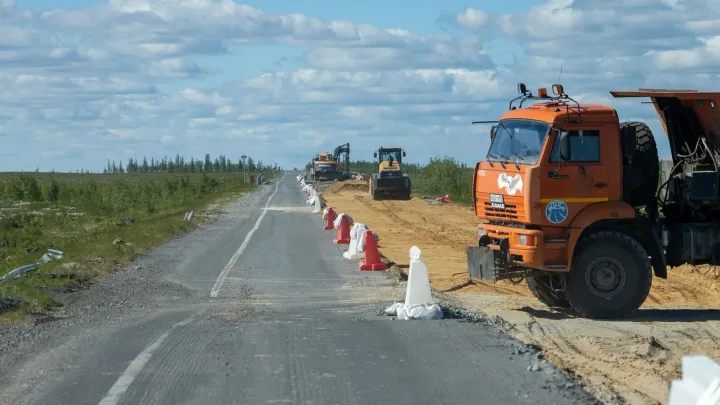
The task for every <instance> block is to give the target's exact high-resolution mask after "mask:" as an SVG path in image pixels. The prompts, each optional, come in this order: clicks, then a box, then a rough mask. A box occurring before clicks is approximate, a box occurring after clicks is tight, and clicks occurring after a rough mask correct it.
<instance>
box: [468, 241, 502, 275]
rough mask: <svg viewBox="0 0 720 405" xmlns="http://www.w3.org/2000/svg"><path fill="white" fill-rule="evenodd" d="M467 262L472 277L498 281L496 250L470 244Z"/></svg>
mask: <svg viewBox="0 0 720 405" xmlns="http://www.w3.org/2000/svg"><path fill="white" fill-rule="evenodd" d="M467 263H468V272H469V273H470V279H475V280H483V281H491V282H493V283H495V282H497V281H498V271H497V267H496V266H495V251H494V250H492V249H490V248H488V247H485V246H468V248H467Z"/></svg>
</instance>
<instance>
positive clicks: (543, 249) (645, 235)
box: [467, 84, 720, 318]
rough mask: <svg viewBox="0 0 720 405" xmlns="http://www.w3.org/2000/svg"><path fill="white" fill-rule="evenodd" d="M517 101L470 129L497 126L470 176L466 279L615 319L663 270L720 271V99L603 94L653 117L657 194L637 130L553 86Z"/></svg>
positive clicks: (644, 139)
mask: <svg viewBox="0 0 720 405" xmlns="http://www.w3.org/2000/svg"><path fill="white" fill-rule="evenodd" d="M518 90H519V92H520V96H519V97H517V98H516V99H514V100H513V101H511V102H510V109H509V111H507V112H506V113H504V114H503V115H502V118H501V119H500V120H499V121H484V122H479V123H487V124H490V123H492V124H495V125H493V126H492V129H491V131H490V136H491V139H492V141H491V145H490V148H489V150H488V152H487V156H486V158H485V160H484V161H482V162H478V163H477V164H476V166H475V174H474V181H473V196H474V203H475V204H474V205H475V212H476V214H477V216H478V218H480V219H482V220H484V223H482V224H481V225H479V227H478V245H477V246H473V247H469V248H468V251H467V258H468V269H469V273H470V277H471V278H473V279H479V280H485V281H490V282H495V281H497V280H511V281H514V282H521V281H522V279H523V278H524V279H525V280H526V282H527V285H528V287H529V288H530V290H531V291H532V292H533V294H534V295H535V296H536V297H537V298H538V299H539V300H540V301H541V302H543V303H545V304H546V305H548V306H551V307H560V308H572V309H574V310H575V311H576V312H578V313H579V314H581V315H582V316H585V317H588V318H618V317H623V316H625V315H628V314H631V313H632V312H634V311H635V310H636V309H637V308H639V307H640V306H641V305H642V303H643V302H644V301H645V299H646V298H647V296H648V294H649V292H650V288H651V284H652V278H653V276H655V277H660V278H667V272H668V266H678V265H680V264H683V263H690V264H701V263H713V264H714V263H717V262H718V261H720V255H718V254H717V253H720V198H719V197H720V193H719V192H718V183H719V176H718V173H719V171H720V114H718V109H717V108H718V107H717V105H718V103H720V93H706V92H697V91H694V90H653V89H644V90H642V89H641V90H637V91H611V92H610V93H611V94H612V95H613V96H614V97H644V98H650V99H651V101H652V103H653V105H654V106H655V109H656V111H657V114H658V116H659V117H660V120H661V121H662V125H663V127H664V129H665V132H666V134H667V136H668V138H669V141H670V142H669V143H670V152H671V156H672V162H673V166H672V170H671V171H670V173H668V176H667V180H665V181H663V182H662V184H660V183H659V179H660V163H659V160H658V152H657V146H656V143H655V139H654V137H653V134H652V131H651V130H650V128H649V127H648V126H647V125H646V124H644V123H641V122H620V120H619V118H618V113H617V111H616V110H615V109H614V108H612V107H610V106H606V105H600V104H581V103H579V102H576V101H575V100H573V99H572V98H570V97H569V96H568V95H567V94H565V92H564V89H563V87H562V86H561V85H553V87H552V91H553V93H554V95H553V96H548V95H547V90H546V89H539V90H538V94H537V95H536V96H534V95H533V94H532V93H531V92H530V91H529V90H528V89H527V88H526V86H525V85H524V84H520V85H518ZM528 101H533V102H535V101H539V102H537V103H534V104H531V105H528V106H523V103H524V102H528Z"/></svg>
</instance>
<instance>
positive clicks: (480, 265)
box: [466, 224, 544, 282]
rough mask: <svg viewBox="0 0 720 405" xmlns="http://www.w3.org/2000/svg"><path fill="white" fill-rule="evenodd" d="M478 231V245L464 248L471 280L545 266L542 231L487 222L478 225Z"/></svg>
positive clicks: (516, 274)
mask: <svg viewBox="0 0 720 405" xmlns="http://www.w3.org/2000/svg"><path fill="white" fill-rule="evenodd" d="M478 231H479V232H478V234H479V236H478V246H469V247H468V248H467V251H466V256H467V263H468V273H469V275H470V278H471V279H477V280H483V281H490V282H497V281H499V280H507V279H511V278H520V277H522V276H524V275H526V274H527V273H528V272H530V271H533V269H538V270H542V269H544V265H543V258H542V251H541V249H540V246H542V242H543V239H542V238H543V234H542V231H539V230H529V229H520V228H510V227H503V226H493V225H488V224H483V225H480V226H479V227H478ZM480 233H482V235H480Z"/></svg>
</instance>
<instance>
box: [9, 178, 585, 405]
mask: <svg viewBox="0 0 720 405" xmlns="http://www.w3.org/2000/svg"><path fill="white" fill-rule="evenodd" d="M251 203H252V204H253V206H252V207H251V208H252V209H251V210H248V212H247V215H244V217H243V215H238V216H237V217H233V216H232V215H230V216H226V217H223V218H221V219H220V220H218V221H216V222H215V223H213V224H212V225H210V226H208V227H206V229H204V230H202V231H198V232H196V233H193V234H189V235H186V236H184V237H183V238H181V240H179V241H176V242H171V243H170V244H169V245H168V246H169V247H167V248H160V249H158V251H156V252H152V253H151V254H150V255H148V257H146V258H143V259H141V260H140V261H139V262H138V263H140V265H139V266H140V267H137V268H136V270H137V271H138V272H139V273H137V274H143V276H142V277H144V279H143V278H141V277H139V276H138V275H137V274H135V273H133V272H132V271H128V272H125V273H126V274H124V275H123V274H121V275H116V276H115V278H114V279H112V280H114V281H108V283H109V284H108V285H106V286H95V287H93V288H96V289H97V290H96V291H104V292H103V295H102V297H100V298H97V299H100V300H104V301H102V303H97V304H92V305H90V304H85V303H83V299H78V300H77V302H73V303H70V304H68V306H73V305H74V307H76V308H80V309H79V310H77V311H78V312H76V313H75V315H73V316H68V319H65V320H60V321H55V322H53V324H56V325H57V326H52V328H54V329H48V331H49V332H47V333H46V334H47V336H46V337H45V338H44V340H43V339H38V340H37V341H35V342H34V343H32V345H30V344H28V345H27V346H26V347H25V349H24V351H22V350H20V349H18V350H20V351H21V352H22V355H18V356H17V358H16V359H15V360H14V361H13V362H11V363H10V364H11V366H10V367H9V368H8V369H7V370H4V374H3V376H2V377H3V380H2V383H3V386H2V394H1V395H0V402H2V403H13V404H18V405H20V404H101V405H114V404H163V405H171V404H173V405H175V404H198V405H209V404H223V405H225V404H298V405H300V404H303V405H305V404H393V405H402V404H413V405H420V404H453V405H456V404H471V403H472V404H476V403H487V404H491V403H492V404H585V403H593V402H594V399H593V398H592V397H590V396H589V395H588V394H586V393H585V392H584V391H583V390H582V389H581V388H580V387H579V386H578V385H575V384H573V382H572V381H570V380H568V379H566V377H564V376H563V375H562V374H560V373H559V372H558V371H557V370H555V369H554V368H552V367H551V366H550V365H548V364H547V363H543V362H540V361H539V360H538V358H537V356H536V355H535V354H533V353H526V354H522V353H519V352H518V350H519V349H522V348H523V345H521V344H520V343H518V342H516V341H514V340H512V339H510V338H509V337H507V336H506V335H504V334H502V333H501V332H499V331H497V330H496V329H494V328H493V327H491V326H488V325H484V324H481V323H468V322H461V320H457V319H446V320H441V321H399V320H394V319H393V318H391V317H387V316H379V315H377V313H378V310H380V309H382V308H383V306H384V305H386V304H387V303H389V302H391V301H392V300H393V299H398V298H400V299H401V298H402V297H403V291H402V289H401V288H402V286H398V285H397V284H398V283H397V281H395V280H394V279H393V278H392V277H390V276H389V275H387V274H386V273H384V272H362V273H361V272H359V271H358V265H357V261H352V262H351V261H347V260H345V259H343V257H342V251H343V249H344V246H337V245H334V244H333V243H331V240H332V239H333V236H334V233H333V232H331V231H324V230H322V219H321V218H320V217H319V216H318V215H315V214H312V213H310V208H308V206H307V205H305V195H304V194H302V193H301V192H300V190H299V185H298V183H297V182H296V181H295V178H294V173H292V172H290V173H288V175H287V176H285V177H284V178H283V179H282V180H281V181H279V182H277V183H275V184H271V185H267V186H263V191H262V192H261V193H260V195H258V196H257V198H255V199H254V200H252V201H251ZM230 210H231V211H232V209H230ZM350 214H351V215H352V213H350ZM173 243H174V245H173ZM173 246H174V247H173ZM408 247H409V246H408ZM163 249H165V250H163ZM153 261H154V262H155V263H157V264H158V265H161V264H163V263H164V264H165V265H167V269H165V270H163V271H161V270H157V271H155V270H152V271H151V270H145V271H146V273H142V271H143V270H141V267H143V268H147V267H149V266H150V264H149V263H151V262H153ZM133 274H135V275H133ZM110 284H111V285H110ZM152 286H156V287H157V286H162V288H160V287H157V288H155V287H152ZM151 287H152V288H151ZM103 288H105V289H106V290H103ZM145 288H147V292H144V291H145ZM129 289H132V290H133V292H134V291H140V293H138V294H135V295H130V296H128V297H129V298H118V299H117V300H118V301H112V300H113V299H114V298H113V297H114V296H121V294H122V293H123V291H126V292H127V291H128V290H129ZM98 294H99V293H98ZM108 300H109V301H108ZM108 302H109V304H107V305H106V304H104V303H108ZM82 314H85V315H87V316H88V317H90V318H89V320H87V321H83V322H80V321H77V322H73V319H75V318H77V319H80V318H82V317H81V315H82ZM88 314H94V315H92V316H91V315H88ZM533 364H535V365H536V366H535V367H534V368H533V367H532V366H533ZM528 367H530V368H532V370H529V369H528Z"/></svg>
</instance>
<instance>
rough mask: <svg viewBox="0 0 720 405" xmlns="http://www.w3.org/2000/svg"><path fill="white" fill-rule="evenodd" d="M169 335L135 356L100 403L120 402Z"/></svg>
mask: <svg viewBox="0 0 720 405" xmlns="http://www.w3.org/2000/svg"><path fill="white" fill-rule="evenodd" d="M206 310H207V308H205V309H203V310H201V311H199V312H196V313H195V314H193V315H192V316H190V317H189V318H186V319H184V320H182V321H180V322H178V323H175V324H173V325H172V327H173V328H178V327H181V326H185V325H187V324H189V323H190V322H192V321H193V320H195V318H197V317H198V316H200V315H202V314H203V313H204V312H205V311H206ZM168 336H170V331H168V332H165V333H163V334H162V335H160V337H158V338H157V339H155V340H154V341H153V342H152V343H151V344H150V345H149V346H147V347H146V348H145V349H144V350H143V351H142V352H140V354H138V355H137V357H135V360H133V361H132V362H131V363H130V365H129V366H128V367H127V368H126V369H125V371H124V372H123V373H122V375H121V376H120V378H118V380H117V381H115V384H113V386H112V387H110V390H109V391H108V393H107V394H106V395H105V397H104V398H103V399H102V400H101V401H100V404H99V405H116V404H118V403H119V402H120V398H121V397H122V395H123V394H125V391H127V389H128V388H129V387H130V384H132V383H133V381H135V378H137V376H138V375H139V374H140V372H141V371H142V369H143V368H144V367H145V365H146V364H147V363H148V361H150V357H152V355H153V353H154V352H155V351H156V350H157V349H158V348H159V347H160V345H162V343H163V342H164V341H165V339H167V338H168Z"/></svg>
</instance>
